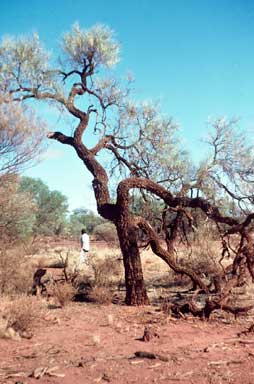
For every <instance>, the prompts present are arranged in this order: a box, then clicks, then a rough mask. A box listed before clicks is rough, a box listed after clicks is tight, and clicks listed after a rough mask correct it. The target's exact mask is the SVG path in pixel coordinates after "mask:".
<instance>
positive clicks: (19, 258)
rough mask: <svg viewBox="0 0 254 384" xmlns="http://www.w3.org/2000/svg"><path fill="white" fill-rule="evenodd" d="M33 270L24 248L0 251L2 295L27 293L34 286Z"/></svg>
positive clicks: (0, 289) (0, 292)
mask: <svg viewBox="0 0 254 384" xmlns="http://www.w3.org/2000/svg"><path fill="white" fill-rule="evenodd" d="M32 278H33V269H32V265H31V263H30V262H29V261H28V260H27V259H26V258H25V254H24V250H23V248H22V247H16V248H13V249H9V250H2V251H0V294H2V295H7V294H10V295H12V294H18V293H27V292H28V291H29V290H30V288H31V286H32Z"/></svg>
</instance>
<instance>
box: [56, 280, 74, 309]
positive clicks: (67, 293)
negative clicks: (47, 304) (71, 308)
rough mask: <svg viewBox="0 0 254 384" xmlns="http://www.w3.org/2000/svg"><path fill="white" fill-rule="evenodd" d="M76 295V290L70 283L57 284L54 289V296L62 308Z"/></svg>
mask: <svg viewBox="0 0 254 384" xmlns="http://www.w3.org/2000/svg"><path fill="white" fill-rule="evenodd" d="M74 295H75V289H74V288H73V286H72V285H70V284H68V283H63V284H60V283H59V284H56V285H55V286H54V287H53V296H54V298H55V299H56V300H57V301H58V303H59V305H60V306H61V307H64V306H66V305H67V304H68V303H69V302H70V301H71V300H72V299H73V296H74Z"/></svg>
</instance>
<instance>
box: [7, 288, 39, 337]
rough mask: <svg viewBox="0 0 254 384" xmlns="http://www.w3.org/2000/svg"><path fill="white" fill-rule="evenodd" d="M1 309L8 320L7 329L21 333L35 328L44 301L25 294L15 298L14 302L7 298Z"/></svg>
mask: <svg viewBox="0 0 254 384" xmlns="http://www.w3.org/2000/svg"><path fill="white" fill-rule="evenodd" d="M2 305H3V304H2ZM1 309H2V311H1V312H2V317H3V318H4V319H5V320H6V329H13V330H14V331H15V332H17V333H19V334H20V335H22V333H23V332H26V331H32V330H33V329H34V328H35V326H36V325H37V324H38V321H39V319H40V318H41V316H42V310H43V308H42V303H41V302H39V301H38V300H37V298H34V297H31V296H30V297H29V296H23V295H21V296H20V297H16V298H14V300H13V301H12V302H10V301H8V300H7V302H5V304H4V305H3V307H2V308H1Z"/></svg>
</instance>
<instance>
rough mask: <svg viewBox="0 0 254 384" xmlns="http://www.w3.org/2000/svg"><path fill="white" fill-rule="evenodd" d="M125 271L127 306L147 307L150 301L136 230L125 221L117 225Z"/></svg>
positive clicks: (120, 221)
mask: <svg viewBox="0 0 254 384" xmlns="http://www.w3.org/2000/svg"><path fill="white" fill-rule="evenodd" d="M116 227H117V232H118V237H119V242H120V247H121V251H122V255H123V262H124V269H125V286H126V297H125V302H126V304H127V305H147V304H149V300H148V297H147V293H146V288H145V285H144V279H143V271H142V264H141V258H140V253H139V248H138V244H137V237H136V232H135V229H134V228H132V226H131V225H130V224H128V223H126V221H125V220H123V218H122V220H119V221H118V222H117V223H116Z"/></svg>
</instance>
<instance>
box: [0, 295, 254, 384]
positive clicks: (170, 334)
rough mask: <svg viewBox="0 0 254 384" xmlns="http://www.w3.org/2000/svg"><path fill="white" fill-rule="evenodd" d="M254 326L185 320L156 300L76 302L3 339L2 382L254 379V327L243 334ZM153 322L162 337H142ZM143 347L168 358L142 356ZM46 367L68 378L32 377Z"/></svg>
mask: <svg viewBox="0 0 254 384" xmlns="http://www.w3.org/2000/svg"><path fill="white" fill-rule="evenodd" d="M249 325H250V321H249V322H247V320H239V319H238V320H234V319H230V321H225V320H224V322H222V321H221V320H220V321H218V320H211V321H210V322H205V321H201V320H198V319H193V318H189V319H180V320H179V319H178V320H177V319H172V318H170V317H168V316H166V315H164V314H163V313H162V312H159V311H158V310H157V309H156V308H155V307H152V306H147V307H141V308H137V307H134V308H133V307H126V306H118V305H109V306H98V305H96V304H90V303H89V304H87V303H71V304H69V305H68V306H66V307H65V308H62V309H61V308H57V309H49V310H48V313H47V314H46V315H45V316H44V318H43V319H41V321H40V323H39V324H38V326H37V329H36V330H35V332H34V335H33V337H32V338H31V339H21V340H20V341H15V340H5V339H1V340H0V382H1V383H6V384H14V383H18V384H21V383H23V384H30V383H39V384H46V383H50V384H53V383H55V384H57V383H61V384H86V383H87V384H89V383H102V384H103V383H115V384H123V383H124V384H128V383H140V384H141V383H162V384H163V383H194V384H206V383H209V384H213V383H214V384H215V383H216V384H220V383H237V384H239V383H242V384H252V383H254V352H253V346H254V333H248V334H246V335H244V334H240V333H241V332H242V331H244V330H246V329H247V327H248V326H249ZM145 326H150V327H152V329H153V330H154V331H156V332H157V333H158V335H159V337H154V338H152V339H151V340H150V341H149V342H144V341H141V340H138V339H139V338H141V337H142V335H143V333H144V327H145ZM239 334H240V335H239ZM137 351H146V352H152V353H154V354H158V355H161V356H162V358H164V360H165V358H166V360H168V361H163V360H161V359H160V356H158V357H157V358H156V359H148V358H136V357H134V353H135V352H137ZM39 367H42V368H47V369H50V368H55V370H53V372H54V373H56V374H60V375H61V376H62V377H56V376H50V375H48V374H47V373H45V374H44V375H42V377H41V378H39V379H35V378H34V377H29V375H30V374H31V373H32V372H34V370H35V369H36V368H39Z"/></svg>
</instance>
